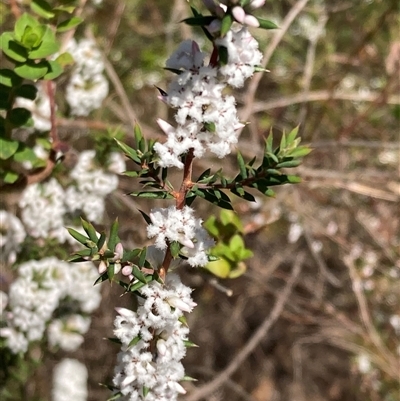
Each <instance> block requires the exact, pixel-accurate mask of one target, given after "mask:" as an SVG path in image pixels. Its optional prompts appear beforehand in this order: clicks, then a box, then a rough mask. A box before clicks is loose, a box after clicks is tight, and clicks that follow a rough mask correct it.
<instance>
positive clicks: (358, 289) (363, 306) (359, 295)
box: [343, 257, 396, 366]
mask: <svg viewBox="0 0 400 401" xmlns="http://www.w3.org/2000/svg"><path fill="white" fill-rule="evenodd" d="M349 259H350V258H348V257H344V258H343V262H344V264H345V265H346V266H347V268H348V269H349V273H350V278H351V281H352V288H353V292H354V295H355V296H356V299H357V303H358V307H359V311H360V316H361V320H362V322H363V324H364V327H365V328H366V329H367V331H368V335H369V338H370V340H371V342H372V344H374V345H375V347H376V348H377V350H379V352H380V354H381V356H383V357H384V358H385V359H386V361H387V362H389V363H390V365H391V366H396V364H393V363H392V362H393V361H392V356H391V354H390V352H389V351H388V349H387V348H386V347H385V345H384V344H383V342H382V339H381V337H380V335H379V333H378V332H377V330H376V328H375V326H374V325H373V323H372V318H371V316H370V313H369V310H368V304H367V300H366V298H365V295H364V292H363V290H362V284H361V280H360V277H359V276H358V274H357V271H356V269H355V267H354V263H353V260H349Z"/></svg>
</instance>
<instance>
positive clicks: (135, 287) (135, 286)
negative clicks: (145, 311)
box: [128, 276, 153, 292]
mask: <svg viewBox="0 0 400 401" xmlns="http://www.w3.org/2000/svg"><path fill="white" fill-rule="evenodd" d="M152 279H153V278H152V276H147V277H146V283H147V284H148V283H149V282H150V281H151V280H152ZM145 285H146V284H144V283H142V282H141V281H138V282H137V283H135V284H132V285H130V286H129V288H128V291H130V292H135V291H137V290H139V289H140V288H142V287H144V286H145Z"/></svg>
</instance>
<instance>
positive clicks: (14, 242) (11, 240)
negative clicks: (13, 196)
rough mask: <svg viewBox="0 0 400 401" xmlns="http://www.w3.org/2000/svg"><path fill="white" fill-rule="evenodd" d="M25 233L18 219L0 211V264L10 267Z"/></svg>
mask: <svg viewBox="0 0 400 401" xmlns="http://www.w3.org/2000/svg"><path fill="white" fill-rule="evenodd" d="M25 236H26V232H25V229H24V226H23V225H22V223H21V221H20V220H19V219H18V217H16V216H14V215H12V214H11V213H8V212H6V211H5V210H0V252H1V258H2V262H5V263H8V264H10V265H12V264H13V263H14V262H15V260H16V258H17V253H18V251H19V247H20V245H21V244H22V242H23V241H24V239H25Z"/></svg>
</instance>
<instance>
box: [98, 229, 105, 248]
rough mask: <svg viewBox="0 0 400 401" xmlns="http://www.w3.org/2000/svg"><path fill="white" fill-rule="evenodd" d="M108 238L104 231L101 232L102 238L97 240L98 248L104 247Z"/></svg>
mask: <svg viewBox="0 0 400 401" xmlns="http://www.w3.org/2000/svg"><path fill="white" fill-rule="evenodd" d="M106 239H107V236H106V233H105V232H104V231H102V232H101V234H100V238H99V239H98V241H97V249H101V248H103V245H104V244H105V243H106Z"/></svg>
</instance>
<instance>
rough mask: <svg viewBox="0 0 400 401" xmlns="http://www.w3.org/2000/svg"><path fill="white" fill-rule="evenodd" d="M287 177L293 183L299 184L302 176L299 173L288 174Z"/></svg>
mask: <svg viewBox="0 0 400 401" xmlns="http://www.w3.org/2000/svg"><path fill="white" fill-rule="evenodd" d="M286 178H287V180H288V182H290V183H291V184H298V183H299V182H301V178H300V177H298V176H297V175H287V176H286Z"/></svg>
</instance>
